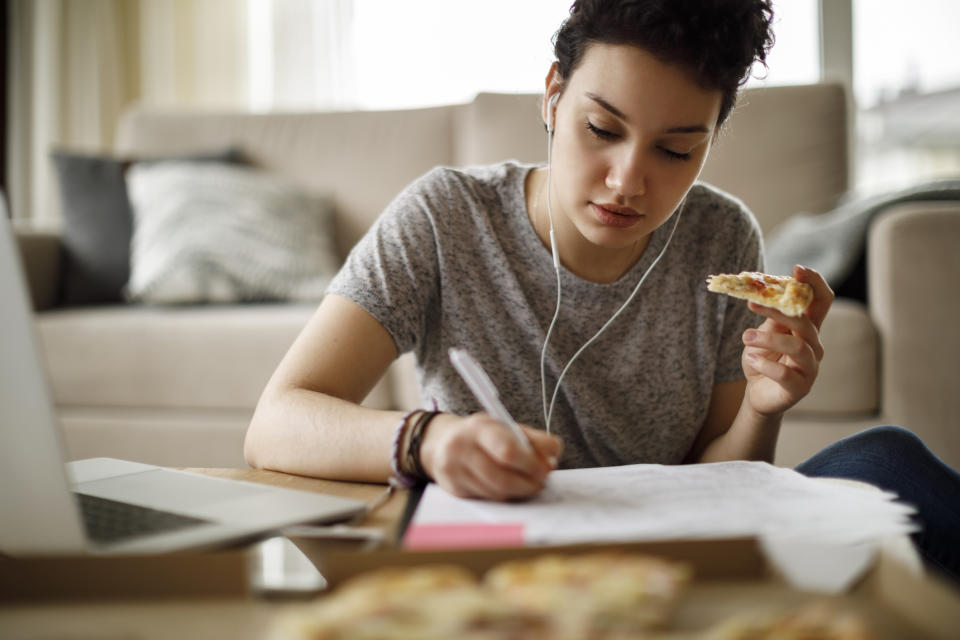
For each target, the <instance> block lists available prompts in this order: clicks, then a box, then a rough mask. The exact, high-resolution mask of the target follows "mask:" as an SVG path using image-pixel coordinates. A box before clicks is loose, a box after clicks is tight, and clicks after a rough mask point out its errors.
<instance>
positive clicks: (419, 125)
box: [117, 106, 458, 258]
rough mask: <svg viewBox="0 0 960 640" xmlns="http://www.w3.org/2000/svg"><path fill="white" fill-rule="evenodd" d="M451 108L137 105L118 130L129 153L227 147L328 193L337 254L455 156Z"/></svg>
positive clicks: (121, 144)
mask: <svg viewBox="0 0 960 640" xmlns="http://www.w3.org/2000/svg"><path fill="white" fill-rule="evenodd" d="M457 109H458V107H455V106H442V107H430V108H426V109H405V110H399V111H343V112H322V113H321V112H316V113H239V112H229V113H217V112H211V111H203V112H197V111H196V110H182V111H180V110H170V109H158V108H148V107H138V108H135V109H132V110H130V111H127V112H125V113H124V115H123V117H122V118H121V120H120V122H119V124H118V129H117V150H118V152H119V153H123V154H126V155H135V156H144V155H167V154H171V153H177V152H183V151H184V150H190V149H204V148H210V147H216V146H219V145H232V146H236V147H238V148H240V149H242V150H243V153H244V156H245V157H247V158H249V159H250V162H251V163H252V164H254V165H256V166H258V167H260V168H262V169H265V170H267V171H270V172H271V173H274V174H277V175H282V176H284V177H285V178H288V179H290V180H291V181H293V182H294V183H296V184H298V185H300V186H301V187H303V188H304V189H306V190H307V191H309V192H310V193H316V194H323V195H330V196H331V197H332V198H333V204H334V207H335V212H336V215H337V246H338V249H339V252H340V256H341V258H343V257H346V254H347V252H349V250H350V248H351V247H353V245H354V244H355V243H356V242H357V240H359V239H360V237H361V236H362V235H363V234H364V233H366V231H367V229H368V228H369V227H370V225H371V224H372V223H373V221H374V220H375V219H376V217H377V216H379V215H380V212H381V211H383V209H384V207H386V205H387V204H389V203H390V201H391V200H392V199H393V198H394V197H395V196H396V195H397V193H399V192H400V191H401V190H402V189H403V188H404V187H406V186H407V185H408V184H410V182H412V181H413V180H414V179H415V178H417V177H418V176H420V175H423V174H424V173H426V172H427V171H429V170H430V169H432V168H433V167H435V166H437V165H448V164H451V163H453V162H454V154H453V144H454V143H453V123H454V113H455V111H456V110H457Z"/></svg>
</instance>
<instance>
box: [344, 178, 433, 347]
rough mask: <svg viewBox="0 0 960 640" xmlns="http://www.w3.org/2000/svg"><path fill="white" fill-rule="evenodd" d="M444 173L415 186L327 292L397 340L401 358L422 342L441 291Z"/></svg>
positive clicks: (386, 215) (373, 230)
mask: <svg viewBox="0 0 960 640" xmlns="http://www.w3.org/2000/svg"><path fill="white" fill-rule="evenodd" d="M440 181H441V173H440V171H439V170H434V171H431V172H430V173H428V174H427V175H425V176H423V177H422V178H420V179H418V180H416V181H415V182H413V183H412V184H411V185H410V186H409V187H407V188H406V189H405V190H404V191H402V192H401V193H400V194H399V195H398V196H397V197H396V198H395V199H394V200H393V202H391V203H390V204H389V205H388V206H387V208H386V209H385V210H384V211H383V213H382V214H381V215H380V217H379V218H377V220H376V222H374V224H373V225H372V226H371V227H370V229H369V230H368V231H367V233H366V234H365V235H364V236H363V238H361V240H360V241H359V242H358V243H357V244H356V246H354V248H353V249H352V250H351V252H350V255H349V256H348V257H347V260H346V262H345V263H344V265H343V267H342V268H341V270H340V271H339V273H338V274H337V275H336V277H334V279H333V280H332V281H331V283H330V286H329V287H328V288H327V292H328V293H335V294H338V295H341V296H344V297H345V298H348V299H350V300H352V301H353V302H355V303H357V304H358V305H360V306H361V307H363V309H365V310H366V311H367V313H369V314H370V315H371V316H373V317H374V318H375V319H376V320H377V321H378V322H379V323H380V324H381V325H383V327H384V328H385V329H386V330H387V332H388V333H389V334H390V336H391V337H392V338H393V341H394V343H395V344H396V347H397V352H398V353H405V352H407V351H411V350H413V349H414V348H416V346H417V345H418V344H419V342H420V340H422V338H423V334H424V327H425V323H426V314H427V313H428V309H429V308H430V305H431V303H432V301H433V300H434V299H435V298H436V296H437V292H438V290H439V284H438V282H439V280H438V266H437V265H438V260H437V241H436V228H435V225H434V215H433V212H434V211H435V206H436V197H435V196H434V194H435V193H436V191H437V190H438V187H439V185H438V183H439V182H440Z"/></svg>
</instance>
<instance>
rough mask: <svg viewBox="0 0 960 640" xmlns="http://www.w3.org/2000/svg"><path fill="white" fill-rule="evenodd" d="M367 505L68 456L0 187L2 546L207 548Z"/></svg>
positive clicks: (38, 549)
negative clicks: (72, 458) (69, 458)
mask: <svg viewBox="0 0 960 640" xmlns="http://www.w3.org/2000/svg"><path fill="white" fill-rule="evenodd" d="M238 446H239V443H238ZM364 508H365V505H364V503H363V502H360V501H357V500H351V499H346V498H341V497H338V496H331V495H324V494H320V493H314V492H309V491H297V490H292V489H284V488H279V487H272V486H267V485H263V484H258V483H252V482H240V481H235V480H228V479H222V478H215V477H212V476H206V475H202V474H198V473H190V472H186V471H178V470H175V469H168V468H164V467H157V466H153V465H146V464H140V463H137V462H132V461H127V460H118V459H112V458H93V459H87V460H79V461H74V462H66V457H65V453H64V448H63V443H62V439H61V434H60V430H59V425H58V423H57V420H56V415H55V413H54V408H53V402H52V399H51V395H50V390H49V387H48V383H47V380H46V377H45V373H44V370H43V365H42V360H41V357H40V351H39V342H38V339H37V335H36V331H35V328H34V324H33V313H32V307H31V303H30V300H29V297H28V292H27V287H26V282H25V276H24V273H23V269H22V265H21V259H20V254H19V250H18V248H17V245H16V240H15V238H14V236H13V230H12V226H11V223H10V220H9V219H8V218H7V214H6V209H5V207H4V203H3V198H2V193H0V522H2V523H3V525H2V526H0V553H4V554H8V555H18V554H55V553H64V554H68V553H78V552H80V553H82V552H92V553H162V552H168V551H178V550H185V549H200V548H212V547H218V546H224V545H227V544H231V543H236V542H240V541H245V540H253V539H257V538H260V537H265V536H267V535H270V534H273V533H276V532H280V531H282V530H283V529H284V528H286V527H290V526H293V525H302V524H322V523H329V522H335V521H339V520H343V519H346V518H349V517H351V516H353V515H355V514H358V513H360V512H361V511H363V509H364Z"/></svg>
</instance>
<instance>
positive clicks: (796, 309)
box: [707, 271, 813, 317]
mask: <svg viewBox="0 0 960 640" xmlns="http://www.w3.org/2000/svg"><path fill="white" fill-rule="evenodd" d="M707 289H708V290H710V291H713V292H715V293H724V294H726V295H728V296H733V297H734V298H742V299H743V300H750V301H752V302H756V303H757V304H762V305H763V306H765V307H773V308H774V309H776V310H778V311H780V312H782V313H784V314H786V315H788V316H794V317H796V316H800V315H803V312H804V311H806V310H807V307H809V306H810V303H811V302H813V287H811V286H810V285H808V284H806V283H805V282H800V281H799V280H797V279H796V278H794V277H792V276H771V275H768V274H765V273H759V272H756V271H742V272H740V273H738V274H732V273H721V274H719V275H713V276H709V277H707Z"/></svg>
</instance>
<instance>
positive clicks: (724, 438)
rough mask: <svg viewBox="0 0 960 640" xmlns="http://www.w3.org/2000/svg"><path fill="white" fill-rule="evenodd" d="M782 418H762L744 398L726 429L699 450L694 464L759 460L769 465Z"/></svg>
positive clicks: (777, 416) (775, 447)
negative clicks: (699, 452) (698, 456)
mask: <svg viewBox="0 0 960 640" xmlns="http://www.w3.org/2000/svg"><path fill="white" fill-rule="evenodd" d="M782 421H783V416H782V415H780V414H778V415H776V416H765V415H762V414H758V413H756V412H755V411H754V410H753V408H752V407H751V406H750V403H749V402H747V400H746V397H744V401H743V402H742V403H741V404H740V410H739V411H738V412H737V415H736V417H735V418H734V419H733V423H732V424H731V425H730V428H729V429H728V430H727V432H726V433H724V434H723V435H721V436H718V437H717V438H715V439H714V440H713V441H711V442H710V444H708V445H707V447H706V448H705V449H704V450H703V453H702V454H701V455H700V459H699V460H697V462H722V461H725V460H763V461H765V462H773V455H774V453H775V452H776V449H777V436H778V435H779V434H780V424H781V422H782Z"/></svg>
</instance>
